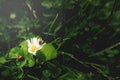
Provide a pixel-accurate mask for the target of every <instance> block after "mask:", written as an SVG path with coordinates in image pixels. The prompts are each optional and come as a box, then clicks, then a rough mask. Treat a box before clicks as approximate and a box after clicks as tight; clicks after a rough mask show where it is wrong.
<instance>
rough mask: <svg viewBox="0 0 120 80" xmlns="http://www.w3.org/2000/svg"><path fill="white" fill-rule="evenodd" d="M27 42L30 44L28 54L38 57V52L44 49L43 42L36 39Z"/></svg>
mask: <svg viewBox="0 0 120 80" xmlns="http://www.w3.org/2000/svg"><path fill="white" fill-rule="evenodd" d="M27 42H28V52H29V53H31V54H33V55H36V52H37V51H38V50H40V49H41V48H42V47H43V44H42V43H43V40H42V39H39V38H36V37H34V38H31V39H30V40H27ZM40 43H41V44H40Z"/></svg>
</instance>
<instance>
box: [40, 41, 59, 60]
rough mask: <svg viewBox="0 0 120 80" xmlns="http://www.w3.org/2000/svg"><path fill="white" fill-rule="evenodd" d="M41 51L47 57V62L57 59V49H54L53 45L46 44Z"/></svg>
mask: <svg viewBox="0 0 120 80" xmlns="http://www.w3.org/2000/svg"><path fill="white" fill-rule="evenodd" d="M40 51H41V53H42V54H44V55H45V57H46V60H51V59H54V58H56V57H57V52H56V49H55V48H54V47H53V45H52V44H51V43H49V44H45V45H44V46H43V48H42V49H41V50H40Z"/></svg>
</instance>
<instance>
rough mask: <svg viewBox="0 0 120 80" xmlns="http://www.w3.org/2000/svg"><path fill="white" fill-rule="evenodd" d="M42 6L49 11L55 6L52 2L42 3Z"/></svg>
mask: <svg viewBox="0 0 120 80" xmlns="http://www.w3.org/2000/svg"><path fill="white" fill-rule="evenodd" d="M41 5H42V6H44V7H46V8H48V9H49V8H51V7H52V6H53V4H52V2H50V1H43V2H42V3H41Z"/></svg>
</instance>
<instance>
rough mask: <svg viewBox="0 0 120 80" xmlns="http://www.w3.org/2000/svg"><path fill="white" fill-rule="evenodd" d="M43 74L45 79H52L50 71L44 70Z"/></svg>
mask: <svg viewBox="0 0 120 80" xmlns="http://www.w3.org/2000/svg"><path fill="white" fill-rule="evenodd" d="M42 73H43V75H44V76H45V77H50V75H51V73H50V71H49V70H44V71H43V72H42Z"/></svg>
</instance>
